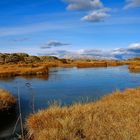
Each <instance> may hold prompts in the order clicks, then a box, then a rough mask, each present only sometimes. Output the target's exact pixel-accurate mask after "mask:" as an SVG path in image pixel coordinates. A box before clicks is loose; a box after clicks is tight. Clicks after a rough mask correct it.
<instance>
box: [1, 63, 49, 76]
mask: <svg viewBox="0 0 140 140" xmlns="http://www.w3.org/2000/svg"><path fill="white" fill-rule="evenodd" d="M47 73H48V68H47V67H46V66H35V65H18V64H13V65H8V64H5V65H0V77H11V76H20V75H42V74H47Z"/></svg>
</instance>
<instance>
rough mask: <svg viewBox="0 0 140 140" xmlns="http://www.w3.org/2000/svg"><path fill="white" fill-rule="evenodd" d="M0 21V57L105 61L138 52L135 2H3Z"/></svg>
mask: <svg viewBox="0 0 140 140" xmlns="http://www.w3.org/2000/svg"><path fill="white" fill-rule="evenodd" d="M0 18H1V20H0V52H26V53H29V54H32V55H55V56H60V57H64V56H79V57H80V56H81V55H82V56H89V57H92V56H95V55H96V56H97V57H100V56H103V57H107V56H110V58H114V57H116V55H117V57H118V56H119V57H120V54H121V55H122V54H123V55H125V57H128V56H138V55H139V53H137V52H140V51H139V50H140V0H111V1H106V0H4V1H0ZM132 48H133V49H136V50H137V52H136V51H135V52H134V51H130V50H132ZM122 50H123V51H122ZM87 52H88V53H87ZM89 52H90V53H89ZM121 57H122V56H121Z"/></svg>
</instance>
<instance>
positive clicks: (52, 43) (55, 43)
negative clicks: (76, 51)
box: [41, 40, 70, 49]
mask: <svg viewBox="0 0 140 140" xmlns="http://www.w3.org/2000/svg"><path fill="white" fill-rule="evenodd" d="M67 45H70V44H68V43H63V42H60V41H55V40H51V41H49V42H47V43H46V44H44V45H43V46H42V47H41V48H42V49H49V48H52V47H61V46H67Z"/></svg>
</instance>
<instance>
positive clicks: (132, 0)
mask: <svg viewBox="0 0 140 140" xmlns="http://www.w3.org/2000/svg"><path fill="white" fill-rule="evenodd" d="M126 2H127V4H126V5H125V7H124V9H129V8H135V7H140V0H126Z"/></svg>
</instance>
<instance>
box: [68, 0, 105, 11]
mask: <svg viewBox="0 0 140 140" xmlns="http://www.w3.org/2000/svg"><path fill="white" fill-rule="evenodd" d="M65 1H66V2H67V3H68V7H67V9H68V10H89V9H96V8H101V7H102V6H103V4H102V2H101V1H100V0H65Z"/></svg>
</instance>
